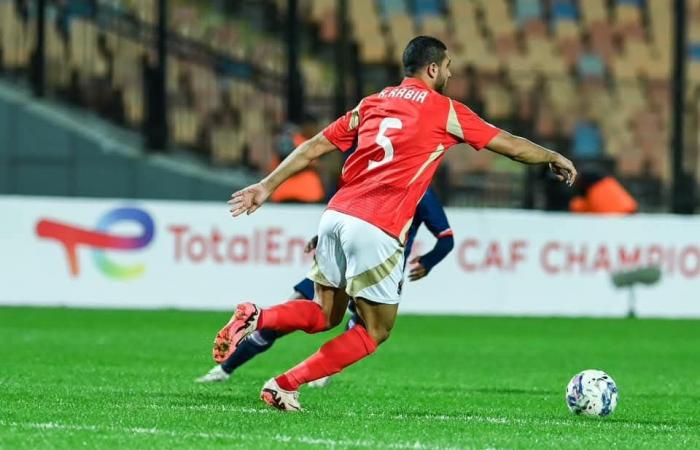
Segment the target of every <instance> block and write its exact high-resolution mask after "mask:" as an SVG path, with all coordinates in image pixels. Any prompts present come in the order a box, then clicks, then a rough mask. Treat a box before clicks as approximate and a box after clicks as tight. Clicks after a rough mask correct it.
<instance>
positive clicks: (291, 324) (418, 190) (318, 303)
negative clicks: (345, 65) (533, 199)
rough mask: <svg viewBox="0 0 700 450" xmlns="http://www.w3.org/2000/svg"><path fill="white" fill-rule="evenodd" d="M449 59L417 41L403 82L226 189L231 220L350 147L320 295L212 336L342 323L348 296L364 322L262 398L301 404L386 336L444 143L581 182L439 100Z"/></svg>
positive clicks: (254, 312)
mask: <svg viewBox="0 0 700 450" xmlns="http://www.w3.org/2000/svg"><path fill="white" fill-rule="evenodd" d="M449 65H450V58H449V55H448V52H447V47H446V46H445V44H443V43H442V42H441V41H440V40H438V39H435V38H432V37H428V36H419V37H416V38H414V39H412V40H411V42H409V43H408V45H407V46H406V49H405V50H404V53H403V66H404V72H405V75H406V77H405V78H404V80H403V82H402V83H401V84H400V85H399V86H392V87H387V88H385V89H383V90H382V91H381V92H379V93H377V94H374V95H370V96H369V97H366V98H364V99H363V100H362V101H361V102H360V103H359V104H358V105H357V106H356V107H355V108H354V109H353V110H352V111H349V112H348V113H346V114H345V115H344V116H342V117H340V118H339V119H338V120H336V121H335V122H333V123H332V124H330V125H329V126H328V127H327V128H326V129H325V130H323V131H322V132H321V133H319V134H318V135H316V136H315V137H314V138H312V139H310V140H309V141H307V142H305V143H304V144H302V145H300V146H299V147H298V148H297V149H296V150H294V152H293V153H291V154H290V155H289V156H288V157H287V158H286V159H285V160H284V161H283V162H282V163H281V164H280V165H279V166H278V167H277V168H276V169H275V170H274V171H273V172H272V173H271V174H270V175H268V176H267V177H265V178H264V179H263V180H262V181H261V182H259V183H257V184H254V185H251V186H249V187H247V188H245V189H242V190H240V191H238V192H236V193H234V194H233V195H232V196H231V199H230V200H229V205H230V207H231V213H232V215H233V216H234V217H237V216H239V215H240V214H243V213H247V214H251V213H253V212H255V210H257V209H258V208H259V207H260V206H261V205H262V204H263V203H264V202H265V201H266V200H267V198H268V197H269V196H270V194H271V193H272V192H273V191H274V190H275V189H276V188H277V187H278V186H279V185H280V184H281V183H282V182H283V181H284V180H286V179H287V178H289V177H290V176H292V175H293V174H295V173H297V172H298V171H300V170H302V169H304V168H305V167H306V166H308V165H309V163H310V162H311V161H313V160H314V159H316V158H318V157H320V156H322V155H324V154H326V153H329V152H332V151H335V150H337V149H338V150H340V151H342V152H345V151H348V150H349V149H350V148H351V147H352V146H353V145H354V144H356V146H357V149H356V150H355V153H354V154H352V155H351V156H350V157H349V158H348V159H347V161H346V162H345V165H344V167H343V173H342V182H341V188H340V189H339V190H338V192H337V193H336V194H335V195H334V196H333V198H332V199H331V201H330V202H329V204H328V208H327V209H326V211H325V212H324V213H323V215H322V217H321V221H320V224H319V230H318V245H317V248H316V256H315V258H314V264H313V267H312V269H311V272H310V274H309V278H311V279H312V280H313V281H314V283H315V285H314V292H315V299H314V300H315V301H314V302H309V301H305V300H294V301H289V302H286V303H282V304H280V305H277V306H273V307H271V308H266V309H260V308H258V307H257V306H255V305H254V304H252V303H243V304H240V305H238V307H237V309H236V312H235V313H234V315H233V317H232V318H231V320H230V321H229V323H228V324H226V326H224V328H222V329H221V331H219V334H218V335H217V337H216V340H215V346H214V356H215V359H217V361H221V360H223V359H225V358H226V357H227V356H228V355H230V354H231V353H232V352H233V351H235V349H236V346H237V345H238V343H239V342H241V340H242V339H243V338H245V337H246V336H248V335H249V334H250V333H252V332H253V331H255V330H258V329H271V330H275V331H278V332H282V333H288V332H291V331H295V330H302V331H304V332H306V333H318V332H321V331H325V330H328V329H330V328H333V327H335V326H336V325H338V324H339V323H340V322H341V320H342V318H343V315H344V313H345V310H346V308H347V303H348V296H349V297H352V298H354V299H355V304H356V307H357V311H358V312H359V314H360V317H361V318H362V321H363V322H364V326H363V325H357V326H355V327H353V328H351V329H349V330H347V331H346V332H345V333H343V334H341V335H339V336H337V337H335V338H333V339H331V340H330V341H328V342H327V343H325V344H324V345H323V346H322V347H321V348H320V349H319V350H318V351H317V352H316V353H315V354H313V355H311V356H310V357H309V358H308V359H306V360H305V361H303V362H302V363H300V364H299V365H297V366H296V367H294V368H292V369H290V370H289V371H287V372H285V373H284V374H282V375H279V376H278V377H276V378H272V379H270V380H269V381H268V382H267V383H265V385H264V386H263V389H262V392H261V394H260V395H261V398H262V399H263V400H264V401H265V402H266V403H268V404H269V405H271V406H273V407H276V408H279V409H282V410H299V409H301V406H300V404H299V399H298V397H299V394H298V389H299V386H301V385H302V384H305V383H308V382H310V381H313V380H316V379H319V378H322V377H325V376H329V375H333V374H335V373H338V372H340V371H341V370H343V368H345V367H347V366H349V365H351V364H353V363H355V362H357V361H359V360H360V359H362V358H364V357H366V356H368V355H370V354H372V353H373V352H374V351H375V350H376V348H377V346H378V345H379V344H381V343H382V342H384V341H385V340H386V339H387V338H388V337H389V334H390V332H391V329H392V327H393V325H394V321H395V319H396V313H397V310H398V302H399V298H400V290H401V285H402V279H403V276H402V269H403V257H404V254H403V253H404V252H403V246H404V243H405V242H404V241H405V238H406V232H407V231H408V229H409V227H410V226H411V220H412V218H413V216H414V215H415V212H416V206H417V205H418V202H419V201H420V199H421V197H422V196H423V194H424V193H425V191H426V189H427V188H428V186H429V185H430V181H431V179H432V177H433V174H434V173H435V170H436V168H437V166H438V164H439V163H440V160H441V159H442V157H443V156H444V153H445V152H446V151H448V150H449V149H450V148H451V147H453V146H454V145H456V144H460V143H467V144H469V145H470V146H472V147H473V148H474V149H476V150H481V149H483V148H486V149H488V150H490V151H493V152H496V153H499V154H501V155H504V156H506V157H509V158H511V159H513V160H515V161H519V162H522V163H525V164H549V167H550V168H551V170H552V171H553V172H554V174H555V175H556V176H557V178H558V179H559V180H561V181H566V182H567V183H568V184H569V185H571V184H572V183H573V182H574V179H575V178H576V169H575V168H574V166H573V164H572V163H571V161H569V160H568V159H566V158H565V157H563V156H562V155H560V154H559V153H557V152H554V151H551V150H547V149H545V148H543V147H540V146H539V145H536V144H534V143H532V142H530V141H528V140H527V139H524V138H521V137H516V136H513V135H511V134H510V133H508V132H505V131H502V130H499V129H498V128H496V127H494V126H493V125H490V124H489V123H487V122H485V121H484V120H482V119H481V118H480V117H478V116H477V115H476V114H474V113H473V112H472V111H471V110H470V109H469V108H467V107H466V106H465V105H463V104H462V103H459V102H457V101H455V100H452V99H450V98H449V97H446V96H445V95H443V92H444V90H445V86H446V85H447V81H448V79H449V78H450V76H451V75H450V68H449Z"/></svg>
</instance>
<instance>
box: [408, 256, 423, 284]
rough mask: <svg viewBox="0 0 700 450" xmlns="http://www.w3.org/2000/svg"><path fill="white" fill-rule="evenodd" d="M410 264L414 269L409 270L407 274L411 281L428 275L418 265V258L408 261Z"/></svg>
mask: <svg viewBox="0 0 700 450" xmlns="http://www.w3.org/2000/svg"><path fill="white" fill-rule="evenodd" d="M409 263H410V264H415V267H413V268H412V269H411V271H410V272H409V273H408V279H409V280H411V281H417V280H420V279H421V278H423V277H425V276H426V275H428V271H427V270H426V268H425V267H423V266H422V265H421V263H420V256H416V257H415V258H413V259H412V260H410V261H409Z"/></svg>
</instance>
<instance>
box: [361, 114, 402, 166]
mask: <svg viewBox="0 0 700 450" xmlns="http://www.w3.org/2000/svg"><path fill="white" fill-rule="evenodd" d="M389 128H394V129H397V130H400V129H401V128H403V123H401V120H399V119H397V118H396V117H387V118H386V119H384V120H382V123H381V124H379V133H377V139H375V141H374V142H376V143H377V145H379V146H380V147H382V148H383V149H384V158H382V160H381V161H370V162H369V165H368V167H367V170H372V169H376V168H377V167H379V166H383V165H384V164H386V163H388V162H389V161H391V160H392V159H394V146H393V145H392V143H391V139H389V138H388V137H387V136H386V131H387V130H388V129H389Z"/></svg>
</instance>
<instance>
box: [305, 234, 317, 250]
mask: <svg viewBox="0 0 700 450" xmlns="http://www.w3.org/2000/svg"><path fill="white" fill-rule="evenodd" d="M317 245H318V235H316V236H314V237H312V238H311V239H309V242H307V243H306V245H305V246H304V253H311V252H312V251H314V250H316V246H317Z"/></svg>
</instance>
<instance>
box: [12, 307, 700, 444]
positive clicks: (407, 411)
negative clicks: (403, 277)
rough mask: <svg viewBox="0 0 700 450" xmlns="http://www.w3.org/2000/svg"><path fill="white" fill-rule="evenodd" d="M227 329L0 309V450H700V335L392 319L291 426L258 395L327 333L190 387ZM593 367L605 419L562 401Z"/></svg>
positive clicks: (168, 314)
mask: <svg viewBox="0 0 700 450" xmlns="http://www.w3.org/2000/svg"><path fill="white" fill-rule="evenodd" d="M226 320H228V314H225V313H211V312H186V311H89V310H71V309H28V308H2V309H0V448H8V449H14V448H32V449H34V448H71V449H72V448H91V449H92V448H197V449H200V448H209V447H226V448H241V449H277V448H288V449H298V448H324V449H325V448H338V449H340V448H366V449H380V448H390V449H404V448H405V449H448V448H450V449H451V448H537V449H539V448H608V447H616V448H630V449H637V448H654V449H661V448H663V449H666V448H700V376H699V375H700V322H698V321H662V320H658V321H657V320H593V319H531V318H478V317H422V316H402V317H400V319H399V321H398V323H397V325H396V327H395V329H394V334H393V335H392V337H391V338H390V339H389V341H388V342H387V343H386V344H385V345H384V346H382V347H381V348H380V349H379V350H378V351H377V353H376V354H375V355H373V356H371V357H370V358H368V359H367V360H365V361H362V362H361V363H359V364H357V365H355V366H353V367H351V368H349V369H348V370H346V371H345V372H344V373H342V374H341V375H339V376H337V377H336V378H335V379H334V381H333V383H332V384H331V385H330V386H329V387H327V388H325V389H321V390H313V389H310V388H303V389H302V392H301V402H302V405H303V406H304V408H305V409H306V411H304V412H302V413H296V414H295V413H281V412H278V411H274V410H271V409H269V408H267V407H266V406H265V405H264V404H263V403H262V402H261V401H260V400H259V399H258V394H259V390H260V387H261V386H262V384H263V383H264V382H265V381H266V380H267V379H268V378H270V377H271V376H273V375H277V374H279V373H281V372H283V371H284V370H286V369H287V368H289V367H291V366H292V365H294V364H296V363H297V362H299V361H300V360H302V359H303V358H304V357H306V356H307V355H309V354H310V353H312V352H313V351H315V349H316V348H317V347H318V346H319V345H320V344H321V343H322V342H323V341H324V340H326V339H327V338H328V337H329V336H331V335H332V333H335V332H334V331H331V332H329V333H325V334H322V335H316V336H307V335H303V334H300V333H297V334H295V335H293V336H290V337H287V338H285V339H282V340H280V341H279V342H277V344H276V345H275V346H274V347H273V348H272V349H271V350H270V351H268V352H267V353H265V354H264V355H261V356H260V357H259V358H257V359H256V360H253V361H251V362H250V363H249V364H248V365H247V366H244V367H243V368H241V369H239V370H238V371H237V372H236V373H235V374H234V376H233V377H232V378H231V379H230V380H229V382H227V383H225V384H219V385H206V386H203V385H196V384H194V383H193V379H194V378H195V377H196V376H199V375H201V374H203V373H204V372H206V371H207V370H208V369H209V368H210V367H211V366H212V365H213V363H212V361H211V358H210V350H211V345H210V344H211V341H212V338H213V335H214V334H215V333H216V331H217V330H218V328H219V327H220V326H221V325H222V323H224V322H225V321H226ZM588 368H600V369H603V370H605V371H607V372H608V373H609V374H610V375H611V376H612V377H613V378H614V379H615V380H616V382H617V384H618V387H619V389H620V397H619V405H618V409H617V411H616V412H615V414H614V415H613V416H611V417H609V418H606V419H591V418H585V417H576V416H573V415H571V414H570V413H569V412H568V410H567V408H566V405H565V403H564V389H565V387H566V384H567V382H568V381H569V379H570V378H571V376H573V375H574V374H575V373H576V372H578V371H580V370H582V369H588Z"/></svg>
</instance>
